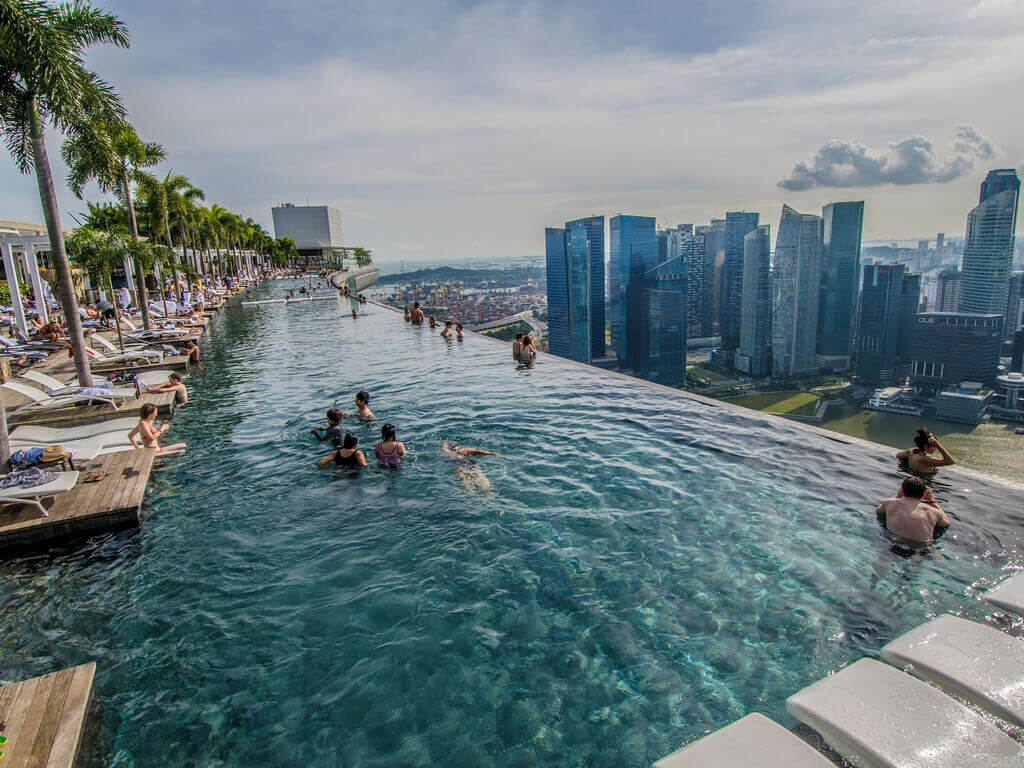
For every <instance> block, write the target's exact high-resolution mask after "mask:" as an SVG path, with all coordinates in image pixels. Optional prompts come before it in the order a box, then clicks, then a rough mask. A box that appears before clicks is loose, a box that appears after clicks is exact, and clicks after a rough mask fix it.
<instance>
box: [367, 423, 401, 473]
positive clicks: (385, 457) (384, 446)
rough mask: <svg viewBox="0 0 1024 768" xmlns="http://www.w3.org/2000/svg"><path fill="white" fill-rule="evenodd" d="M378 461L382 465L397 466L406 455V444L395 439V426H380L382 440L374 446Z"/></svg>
mask: <svg viewBox="0 0 1024 768" xmlns="http://www.w3.org/2000/svg"><path fill="white" fill-rule="evenodd" d="M373 453H374V455H375V456H376V457H377V463H378V464H380V465H381V466H382V467H392V468H394V467H397V466H398V465H399V464H401V463H402V457H403V456H405V445H404V444H403V443H400V442H398V441H397V440H396V439H395V428H394V427H393V426H392V425H391V424H385V425H384V426H382V427H381V428H380V442H379V443H377V445H375V446H374V447H373Z"/></svg>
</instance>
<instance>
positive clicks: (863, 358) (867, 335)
mask: <svg viewBox="0 0 1024 768" xmlns="http://www.w3.org/2000/svg"><path fill="white" fill-rule="evenodd" d="M920 300H921V276H920V275H919V274H916V273H913V272H907V270H906V267H905V266H904V265H903V264H869V265H867V266H866V267H864V288H863V290H862V292H861V298H860V312H859V318H860V319H859V322H858V326H857V362H856V367H855V371H856V374H857V377H858V378H860V379H862V380H864V381H865V382H867V383H868V384H874V385H878V384H885V385H888V384H901V383H902V382H903V381H904V380H905V379H906V377H907V374H908V373H909V371H910V364H911V350H912V344H913V334H914V326H915V324H916V317H917V312H918V305H919V303H920Z"/></svg>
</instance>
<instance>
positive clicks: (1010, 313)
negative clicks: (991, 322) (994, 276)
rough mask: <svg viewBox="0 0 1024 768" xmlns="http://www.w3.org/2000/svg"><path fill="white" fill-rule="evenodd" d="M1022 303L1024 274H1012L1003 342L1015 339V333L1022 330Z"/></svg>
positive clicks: (1023, 298)
mask: <svg viewBox="0 0 1024 768" xmlns="http://www.w3.org/2000/svg"><path fill="white" fill-rule="evenodd" d="M1022 303H1024V272H1013V273H1011V274H1010V285H1009V289H1008V290H1007V300H1006V319H1005V320H1003V340H1004V341H1009V340H1010V339H1012V338H1013V334H1014V331H1016V330H1017V329H1018V328H1020V325H1021V313H1022Z"/></svg>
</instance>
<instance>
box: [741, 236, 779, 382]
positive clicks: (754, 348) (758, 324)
mask: <svg viewBox="0 0 1024 768" xmlns="http://www.w3.org/2000/svg"><path fill="white" fill-rule="evenodd" d="M771 247H772V246H771V235H770V232H769V227H768V225H767V224H762V225H761V226H759V227H758V228H757V229H755V230H752V231H751V232H748V233H747V236H746V237H744V238H743V308H742V311H741V313H740V345H739V349H738V350H737V352H736V368H737V370H740V371H743V372H745V373H749V374H750V375H751V376H767V375H768V374H769V373H771V368H770V358H771V356H770V354H769V350H770V346H771V343H772V272H771V258H772V255H771Z"/></svg>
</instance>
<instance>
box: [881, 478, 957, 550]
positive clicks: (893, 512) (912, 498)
mask: <svg viewBox="0 0 1024 768" xmlns="http://www.w3.org/2000/svg"><path fill="white" fill-rule="evenodd" d="M876 512H877V513H878V515H879V516H880V517H881V518H882V519H883V520H885V527H886V528H887V529H888V530H889V532H890V533H895V534H896V535H897V536H902V537H903V538H904V539H909V540H910V541H916V542H919V543H922V544H923V543H925V542H929V541H931V540H932V539H934V538H935V536H936V534H939V533H943V532H944V531H945V529H946V528H949V516H948V515H947V514H946V513H945V512H943V511H942V508H941V507H940V506H939V505H938V504H937V503H936V502H935V497H934V496H933V495H932V491H931V489H930V488H929V487H928V486H927V485H925V483H924V480H922V479H921V478H919V477H908V478H907V479H906V480H904V481H903V485H901V486H900V489H899V491H898V492H897V493H896V495H895V496H893V497H892V498H891V499H886V500H885V501H883V502H882V503H881V504H879V505H878V509H877V510H876Z"/></svg>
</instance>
